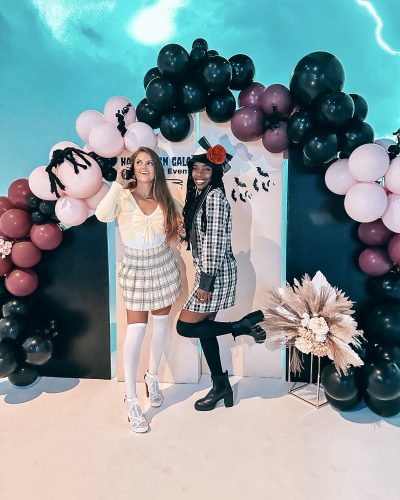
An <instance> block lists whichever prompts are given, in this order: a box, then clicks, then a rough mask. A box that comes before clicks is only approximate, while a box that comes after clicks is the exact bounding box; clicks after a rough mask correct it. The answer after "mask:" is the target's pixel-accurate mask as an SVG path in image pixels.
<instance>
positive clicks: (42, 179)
mask: <svg viewBox="0 0 400 500" xmlns="http://www.w3.org/2000/svg"><path fill="white" fill-rule="evenodd" d="M28 182H29V187H30V188H31V191H32V193H33V194H34V195H35V196H37V197H38V198H41V199H42V200H49V201H54V200H56V199H57V196H56V195H55V193H52V192H51V189H50V181H49V174H48V173H47V172H46V167H37V168H35V170H32V172H31V173H30V175H29V180H28ZM59 192H60V189H59Z"/></svg>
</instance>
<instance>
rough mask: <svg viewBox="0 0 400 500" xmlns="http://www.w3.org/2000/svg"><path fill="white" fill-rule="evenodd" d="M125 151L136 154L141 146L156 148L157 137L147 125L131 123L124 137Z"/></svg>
mask: <svg viewBox="0 0 400 500" xmlns="http://www.w3.org/2000/svg"><path fill="white" fill-rule="evenodd" d="M124 143H125V149H126V150H127V151H130V152H131V153H134V152H135V151H137V149H139V148H140V147H141V146H144V147H147V148H154V147H155V146H156V145H157V136H156V134H155V133H154V131H153V129H152V128H151V127H150V126H149V125H147V123H142V122H135V123H131V125H129V127H128V128H127V131H126V133H125V135H124Z"/></svg>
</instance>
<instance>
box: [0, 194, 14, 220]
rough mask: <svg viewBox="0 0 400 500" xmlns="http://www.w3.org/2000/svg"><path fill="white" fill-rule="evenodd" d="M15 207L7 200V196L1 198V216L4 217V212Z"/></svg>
mask: <svg viewBox="0 0 400 500" xmlns="http://www.w3.org/2000/svg"><path fill="white" fill-rule="evenodd" d="M13 207H14V205H13V204H12V203H11V201H10V200H9V199H8V198H7V196H0V216H1V215H3V214H4V212H7V210H10V208H13Z"/></svg>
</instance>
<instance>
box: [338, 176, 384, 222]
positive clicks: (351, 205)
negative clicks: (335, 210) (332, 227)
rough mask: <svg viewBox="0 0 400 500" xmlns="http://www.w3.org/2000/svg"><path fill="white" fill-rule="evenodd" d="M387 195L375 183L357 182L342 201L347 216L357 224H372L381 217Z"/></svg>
mask: <svg viewBox="0 0 400 500" xmlns="http://www.w3.org/2000/svg"><path fill="white" fill-rule="evenodd" d="M386 206H387V195H386V192H385V190H384V189H383V187H382V186H380V185H379V184H377V183H376V182H359V183H357V184H355V185H354V186H353V187H351V188H350V189H349V190H348V192H347V194H346V197H345V199H344V208H345V210H346V212H347V214H348V215H349V216H350V217H351V218H352V219H354V220H356V221H358V222H372V221H374V220H376V219H379V217H381V216H382V215H383V213H384V212H385V210H386Z"/></svg>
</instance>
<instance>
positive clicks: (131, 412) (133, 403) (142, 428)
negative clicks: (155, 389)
mask: <svg viewBox="0 0 400 500" xmlns="http://www.w3.org/2000/svg"><path fill="white" fill-rule="evenodd" d="M124 403H125V406H126V409H127V412H128V421H129V426H130V428H131V429H132V430H133V432H139V433H143V432H147V431H148V430H149V423H148V422H147V420H146V417H145V416H144V415H143V413H142V410H141V408H140V405H139V401H138V399H137V398H132V399H128V398H127V397H126V396H125V399H124Z"/></svg>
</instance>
